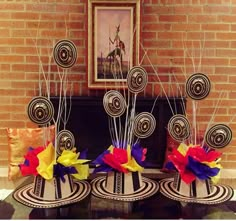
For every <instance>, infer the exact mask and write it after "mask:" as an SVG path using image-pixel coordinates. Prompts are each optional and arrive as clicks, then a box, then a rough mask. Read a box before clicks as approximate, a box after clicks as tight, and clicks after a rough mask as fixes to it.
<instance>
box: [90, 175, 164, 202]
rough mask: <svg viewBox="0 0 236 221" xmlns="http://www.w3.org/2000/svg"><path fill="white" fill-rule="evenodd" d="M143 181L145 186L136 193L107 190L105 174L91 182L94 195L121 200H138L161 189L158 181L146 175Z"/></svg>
mask: <svg viewBox="0 0 236 221" xmlns="http://www.w3.org/2000/svg"><path fill="white" fill-rule="evenodd" d="M142 181H143V186H142V187H141V188H140V189H138V190H137V191H135V192H134V193H131V194H115V193H111V192H109V191H107V189H106V188H105V184H106V177H104V176H102V177H97V178H95V179H94V180H93V181H92V182H91V186H92V194H93V195H94V196H97V197H100V198H104V199H112V200H120V201H136V200H141V199H144V198H147V197H150V196H152V195H154V194H155V193H156V192H158V191H159V189H160V186H159V184H158V183H157V182H156V181H153V180H151V179H148V178H146V177H142Z"/></svg>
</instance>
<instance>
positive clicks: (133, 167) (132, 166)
mask: <svg viewBox="0 0 236 221" xmlns="http://www.w3.org/2000/svg"><path fill="white" fill-rule="evenodd" d="M127 157H128V162H127V163H124V164H122V167H124V168H126V169H127V170H129V171H132V172H136V171H139V172H142V171H143V169H144V168H143V167H141V166H140V165H139V164H138V163H137V162H136V160H135V159H134V157H132V156H131V148H130V145H128V146H127Z"/></svg>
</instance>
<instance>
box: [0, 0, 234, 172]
mask: <svg viewBox="0 0 236 221" xmlns="http://www.w3.org/2000/svg"><path fill="white" fill-rule="evenodd" d="M86 2H87V0H12V1H8V0H1V4H0V77H1V81H0V101H1V106H0V119H1V120H0V166H1V165H3V166H4V165H7V154H8V149H7V137H6V131H5V128H6V127H35V125H34V124H33V123H31V122H30V121H29V119H28V117H27V114H26V107H27V104H28V102H29V101H30V99H31V98H32V97H33V96H35V95H38V94H39V73H40V65H39V58H40V60H41V61H42V66H43V68H44V71H45V73H48V72H49V70H48V69H47V67H48V65H47V64H48V62H49V60H48V55H49V54H50V51H51V50H52V48H53V45H54V44H55V43H56V42H57V41H58V40H60V39H64V38H68V39H70V40H72V41H74V42H75V44H76V46H77V49H78V62H77V64H76V65H75V66H74V67H73V68H72V69H70V71H69V72H68V73H67V75H68V79H69V80H70V83H71V85H72V86H73V94H74V95H99V94H101V93H102V91H100V90H91V89H88V87H87V73H86V59H87V57H86V54H87V36H86V32H87V31H86V30H87V20H86V19H87V6H86ZM141 2H142V4H141V16H142V23H141V45H140V47H141V48H143V50H141V58H143V62H142V64H141V65H142V66H143V67H145V68H146V70H147V71H148V73H149V84H148V86H147V89H146V91H145V96H156V95H158V94H161V95H164V94H165V93H166V94H168V95H170V96H171V95H172V96H173V95H179V94H180V91H179V89H180V88H181V91H182V93H183V90H184V86H183V85H184V82H185V80H186V78H187V77H188V76H189V75H190V74H191V73H194V72H198V71H199V72H202V73H205V74H207V76H208V77H209V78H210V80H211V82H212V88H211V93H210V95H209V96H208V98H207V99H205V100H202V101H199V102H197V110H198V114H197V122H198V125H199V130H202V129H205V128H206V125H207V124H208V122H209V121H210V120H211V116H212V113H213V112H214V111H215V109H216V108H215V107H216V106H217V112H216V115H215V117H214V122H217V123H227V124H228V125H229V122H230V127H231V128H232V130H233V135H234V134H236V123H235V122H236V118H235V119H233V116H234V115H235V114H236V103H235V102H236V89H235V83H236V50H235V46H236V2H235V1H233V0H141ZM36 49H37V50H36ZM144 50H146V52H147V55H146V56H144V54H145V53H144ZM37 51H38V54H37ZM51 68H52V69H51V70H50V73H51V74H50V79H51V87H50V90H51V94H57V89H58V85H59V79H58V75H57V74H56V68H55V65H53V64H52V65H51ZM156 73H158V77H157V75H156ZM40 76H41V77H42V74H41V75H40ZM46 76H47V77H49V75H46ZM159 80H161V82H160V81H159ZM176 82H178V85H177V84H176ZM164 90H165V92H164ZM42 93H45V85H42ZM191 113H192V102H191V101H190V100H188V106H187V114H188V116H189V119H192V114H191ZM232 119H233V120H232ZM234 137H235V136H234ZM235 148H236V138H234V139H233V140H232V142H231V144H230V145H229V146H228V147H226V148H225V149H224V155H223V158H222V159H223V166H224V167H225V168H235V169H236V149H235Z"/></svg>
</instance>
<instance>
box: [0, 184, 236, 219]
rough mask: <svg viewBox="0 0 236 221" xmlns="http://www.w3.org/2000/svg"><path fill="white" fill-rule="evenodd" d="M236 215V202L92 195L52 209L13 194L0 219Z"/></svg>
mask: <svg viewBox="0 0 236 221" xmlns="http://www.w3.org/2000/svg"><path fill="white" fill-rule="evenodd" d="M28 182H29V181H28ZM24 184H25V183H24ZM235 213H236V201H228V202H224V203H222V204H217V205H203V204H196V203H180V202H178V201H174V200H171V199H169V198H166V197H165V196H163V195H162V194H161V193H160V192H158V193H156V194H155V195H153V196H151V197H149V198H147V199H144V200H139V201H134V202H123V201H116V200H108V199H101V198H98V197H95V196H93V195H92V194H90V195H89V196H88V197H86V198H85V199H83V200H82V201H80V202H78V203H75V204H71V205H67V206H63V207H59V208H51V209H38V208H30V207H27V206H24V205H22V204H21V203H18V202H17V201H15V200H14V199H13V198H12V195H9V196H8V197H7V198H6V199H5V200H4V201H0V219H236V214H235Z"/></svg>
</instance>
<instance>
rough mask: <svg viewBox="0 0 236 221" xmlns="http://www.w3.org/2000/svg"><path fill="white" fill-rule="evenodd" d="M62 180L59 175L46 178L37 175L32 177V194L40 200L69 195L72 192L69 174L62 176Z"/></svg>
mask: <svg viewBox="0 0 236 221" xmlns="http://www.w3.org/2000/svg"><path fill="white" fill-rule="evenodd" d="M64 179H65V180H64V182H63V181H62V179H61V178H60V177H53V179H50V180H46V179H44V178H43V177H42V176H40V175H38V176H36V177H35V178H34V188H33V194H34V195H35V196H37V197H39V198H42V200H57V199H63V198H66V197H69V196H70V195H71V194H72V193H73V192H74V190H75V189H74V183H73V180H72V178H71V176H70V175H69V174H66V175H65V176H64Z"/></svg>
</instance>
